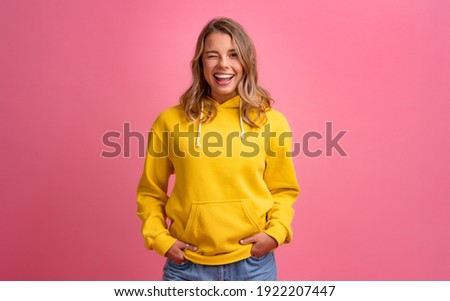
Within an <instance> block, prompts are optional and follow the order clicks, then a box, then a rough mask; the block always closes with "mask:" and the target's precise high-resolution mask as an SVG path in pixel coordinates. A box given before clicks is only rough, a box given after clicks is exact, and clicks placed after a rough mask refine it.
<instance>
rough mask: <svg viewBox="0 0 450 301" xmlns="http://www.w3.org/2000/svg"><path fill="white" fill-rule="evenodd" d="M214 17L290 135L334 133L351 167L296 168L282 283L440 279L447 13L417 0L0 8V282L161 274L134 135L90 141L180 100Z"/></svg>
mask: <svg viewBox="0 0 450 301" xmlns="http://www.w3.org/2000/svg"><path fill="white" fill-rule="evenodd" d="M219 15H222V16H229V17H232V18H235V19H236V20H238V21H239V22H241V23H242V24H243V25H244V26H245V27H246V28H247V30H248V32H249V33H250V35H251V36H252V37H253V39H254V42H255V44H256V46H257V51H258V55H259V67H260V70H259V71H260V77H261V84H262V85H264V86H265V87H266V88H267V89H268V90H269V91H271V93H272V95H273V97H274V98H275V99H276V100H277V102H276V105H275V107H276V108H278V109H279V110H281V111H283V112H284V113H285V115H286V116H287V117H288V119H289V120H290V122H291V126H292V128H293V130H294V139H295V141H297V142H301V138H302V137H303V136H304V134H305V133H307V132H312V131H316V132H319V133H321V134H322V135H325V123H326V122H327V121H331V122H332V123H333V133H334V135H337V133H338V132H339V131H344V130H346V131H348V132H347V133H346V134H345V135H344V136H343V137H342V139H341V140H340V142H339V144H340V145H341V147H342V148H343V149H344V150H345V152H346V153H347V154H348V156H347V157H343V156H340V155H339V154H338V153H337V152H336V151H335V150H334V151H333V155H332V156H325V154H324V153H323V154H322V155H321V156H318V157H316V158H312V157H308V156H306V155H305V154H300V155H299V156H297V157H296V158H295V164H296V169H297V172H298V177H299V181H300V184H301V187H302V193H301V196H300V198H299V201H298V202H297V204H296V212H297V214H296V217H295V221H294V225H293V226H294V231H295V233H294V234H295V236H294V241H293V243H292V244H290V245H286V246H282V247H281V248H280V249H279V250H278V251H277V257H278V261H279V274H280V278H281V280H450V256H449V254H450V234H449V229H450V202H449V192H450V191H449V183H450V175H449V167H450V166H449V160H448V153H449V151H450V140H449V130H450V128H449V122H448V116H449V113H450V106H449V101H450V93H449V90H448V80H449V78H450V71H449V70H450V55H449V54H450V39H449V37H450V24H449V21H448V20H450V5H449V2H448V1H428V0H414V1H413V0H408V1H406V0H395V1H392V0H381V1H380V0H377V1H372V0H367V1H349V0H345V1H344V0H341V1H334V0H320V1H294V0H293V1H261V0H260V1H226V2H217V1H202V0H197V1H110V0H100V1H88V0H83V1H59V0H47V1H46V0H42V1H31V0H28V1H14V0H5V1H1V2H0V37H1V42H0V54H1V55H0V68H1V69H0V70H1V72H0V101H1V110H0V117H1V118H0V122H1V128H2V131H1V133H0V135H1V140H0V141H1V148H0V152H1V161H2V165H1V172H0V177H1V178H0V185H1V195H2V196H1V211H0V237H1V242H0V280H159V279H160V273H161V268H162V265H163V258H161V257H159V256H158V255H156V253H154V252H149V251H147V250H146V249H145V247H144V241H143V239H142V238H141V236H140V232H139V230H140V229H139V228H140V221H139V219H138V218H137V217H136V215H135V210H136V205H135V190H136V185H137V181H138V179H139V176H140V173H141V170H142V166H143V159H142V158H139V156H138V139H137V138H132V139H131V140H130V141H131V154H130V156H129V158H126V157H124V155H123V154H122V155H121V156H119V157H117V158H110V159H106V158H103V157H101V156H100V154H101V152H102V151H111V148H110V147H107V146H105V145H103V144H102V135H103V134H104V133H105V132H108V131H117V132H119V133H121V134H122V136H121V137H123V133H124V129H123V124H124V123H129V124H130V125H131V130H133V131H136V132H141V133H144V134H145V132H146V131H147V130H148V129H149V127H150V125H151V123H152V121H153V119H154V118H155V117H156V115H157V114H158V113H159V112H160V111H161V110H162V109H164V108H166V107H168V106H170V105H173V104H175V103H176V102H177V99H178V97H179V95H180V94H181V93H182V91H183V90H184V89H185V88H186V87H187V86H188V85H189V83H190V73H189V60H190V58H191V56H192V54H193V48H194V43H195V39H196V36H197V34H198V33H199V31H200V29H201V28H202V26H203V25H204V24H205V23H206V22H207V21H208V20H209V19H211V18H212V17H215V16H219ZM117 142H121V143H122V145H123V142H122V140H121V139H117ZM311 142H312V143H311V144H310V147H311V150H316V149H317V148H324V147H325V143H324V140H321V141H313V140H311Z"/></svg>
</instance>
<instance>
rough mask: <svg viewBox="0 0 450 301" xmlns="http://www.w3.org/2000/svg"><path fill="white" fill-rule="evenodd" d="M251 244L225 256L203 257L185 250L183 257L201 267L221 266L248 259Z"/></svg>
mask: <svg viewBox="0 0 450 301" xmlns="http://www.w3.org/2000/svg"><path fill="white" fill-rule="evenodd" d="M252 246H253V244H248V245H242V246H240V248H239V249H237V250H235V251H233V252H230V253H225V254H217V255H212V256H205V255H202V254H199V253H196V252H192V251H190V250H185V254H184V257H186V259H188V260H190V261H192V262H193V263H197V264H203V265H223V264H229V263H233V262H236V261H239V260H243V259H246V258H248V257H250V251H251V249H252Z"/></svg>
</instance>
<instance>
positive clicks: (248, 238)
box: [239, 234, 258, 245]
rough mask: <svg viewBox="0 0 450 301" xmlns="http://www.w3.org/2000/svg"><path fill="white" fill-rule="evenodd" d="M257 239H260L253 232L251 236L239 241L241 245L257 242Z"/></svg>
mask: <svg viewBox="0 0 450 301" xmlns="http://www.w3.org/2000/svg"><path fill="white" fill-rule="evenodd" d="M257 241H258V240H257V239H256V234H253V235H250V236H248V237H246V238H243V239H241V240H240V241H239V243H240V244H241V245H247V244H252V243H255V242H257Z"/></svg>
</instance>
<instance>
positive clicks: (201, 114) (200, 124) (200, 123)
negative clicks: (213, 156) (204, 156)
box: [196, 101, 203, 147]
mask: <svg viewBox="0 0 450 301" xmlns="http://www.w3.org/2000/svg"><path fill="white" fill-rule="evenodd" d="M200 106H201V108H200V118H199V120H198V132H197V144H196V145H197V146H198V147H200V146H202V145H201V144H200V136H201V134H202V119H203V101H202V102H201V104H200Z"/></svg>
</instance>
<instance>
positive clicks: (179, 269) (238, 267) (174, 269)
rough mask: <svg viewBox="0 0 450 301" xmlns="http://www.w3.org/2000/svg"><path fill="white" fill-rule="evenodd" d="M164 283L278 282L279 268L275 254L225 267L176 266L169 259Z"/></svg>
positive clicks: (164, 272) (270, 253)
mask: <svg viewBox="0 0 450 301" xmlns="http://www.w3.org/2000/svg"><path fill="white" fill-rule="evenodd" d="M163 280H164V281H276V280H277V266H276V263H275V256H274V253H273V252H269V253H267V254H266V255H264V256H263V257H261V258H255V257H249V258H247V259H244V260H241V261H238V262H233V263H230V264H224V265H201V264H196V263H193V262H191V261H189V260H188V261H186V262H184V263H183V264H176V263H174V262H173V261H172V260H170V259H167V262H166V264H165V266H164V269H163Z"/></svg>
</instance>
